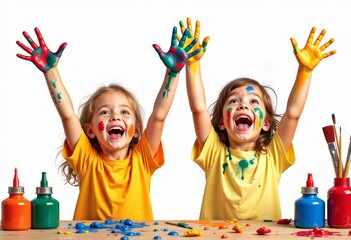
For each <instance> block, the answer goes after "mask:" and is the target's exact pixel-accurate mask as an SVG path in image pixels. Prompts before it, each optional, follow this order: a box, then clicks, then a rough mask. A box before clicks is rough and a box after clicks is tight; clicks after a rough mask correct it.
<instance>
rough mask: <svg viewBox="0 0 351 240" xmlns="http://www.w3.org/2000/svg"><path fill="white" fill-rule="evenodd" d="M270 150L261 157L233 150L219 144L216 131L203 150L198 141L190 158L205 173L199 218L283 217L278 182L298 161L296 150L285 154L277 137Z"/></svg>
mask: <svg viewBox="0 0 351 240" xmlns="http://www.w3.org/2000/svg"><path fill="white" fill-rule="evenodd" d="M267 150H268V151H267V153H266V154H261V155H258V154H257V153H256V152H255V151H246V152H245V151H238V150H234V149H232V148H230V147H227V146H226V145H225V144H223V143H222V142H220V140H219V138H218V135H217V133H216V132H215V130H214V129H213V128H212V130H211V133H210V135H209V137H208V139H207V140H206V143H205V145H204V147H203V149H202V151H200V148H199V146H198V144H197V143H196V142H195V144H194V146H193V149H192V153H191V158H192V159H193V160H194V161H195V162H196V163H197V164H198V165H199V166H200V167H201V168H202V169H203V170H204V171H205V174H206V186H205V191H204V196H203V200H202V207H201V213H200V219H209V220H218V219H231V218H237V219H257V220H264V219H271V220H277V219H280V218H281V210H280V198H279V192H278V186H279V180H280V176H281V174H282V173H283V172H284V171H285V170H286V169H287V168H288V167H290V166H291V165H292V164H293V163H294V162H295V154H294V149H293V146H291V147H290V148H289V150H288V151H287V152H285V150H284V146H283V143H282V141H281V139H280V137H279V135H278V134H275V135H274V136H273V139H272V140H271V142H270V144H269V145H268V146H267Z"/></svg>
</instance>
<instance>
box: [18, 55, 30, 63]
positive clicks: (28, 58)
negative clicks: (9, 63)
mask: <svg viewBox="0 0 351 240" xmlns="http://www.w3.org/2000/svg"><path fill="white" fill-rule="evenodd" d="M16 56H17V57H19V58H21V59H24V60H27V61H31V60H32V59H31V57H29V56H24V55H22V54H16Z"/></svg>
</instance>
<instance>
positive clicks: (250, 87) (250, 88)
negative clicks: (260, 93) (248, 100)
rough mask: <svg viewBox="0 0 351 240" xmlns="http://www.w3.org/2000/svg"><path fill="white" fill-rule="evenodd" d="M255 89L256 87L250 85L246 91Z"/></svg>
mask: <svg viewBox="0 0 351 240" xmlns="http://www.w3.org/2000/svg"><path fill="white" fill-rule="evenodd" d="M253 90H254V88H253V87H252V86H248V87H247V88H246V91H248V92H252V91H253Z"/></svg>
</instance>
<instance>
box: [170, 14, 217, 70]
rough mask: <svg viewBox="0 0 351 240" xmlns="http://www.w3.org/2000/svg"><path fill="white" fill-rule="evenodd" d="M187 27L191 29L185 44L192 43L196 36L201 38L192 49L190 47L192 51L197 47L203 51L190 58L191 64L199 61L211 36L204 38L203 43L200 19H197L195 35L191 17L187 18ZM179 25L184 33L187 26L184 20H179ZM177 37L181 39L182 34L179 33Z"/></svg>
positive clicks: (189, 62)
mask: <svg viewBox="0 0 351 240" xmlns="http://www.w3.org/2000/svg"><path fill="white" fill-rule="evenodd" d="M186 20H187V28H188V29H189V34H188V37H187V39H186V40H185V45H187V44H189V43H191V42H192V41H193V40H194V39H195V38H197V39H199V41H197V43H196V44H195V45H194V46H193V47H192V49H190V51H195V50H197V49H200V50H201V51H200V52H199V53H198V54H196V55H195V56H193V57H192V58H190V59H189V60H188V63H187V64H189V65H191V64H192V63H194V62H196V61H199V60H200V59H201V58H202V56H203V55H204V53H205V52H206V47H207V43H208V42H209V40H210V37H209V36H207V37H205V38H204V39H203V41H202V43H201V42H200V21H196V26H195V35H194V33H193V28H192V26H191V25H192V24H191V18H187V19H186ZM179 26H180V30H181V32H182V33H183V34H184V32H185V30H186V28H185V26H184V23H183V22H182V21H180V22H179ZM177 39H178V41H180V36H179V35H177Z"/></svg>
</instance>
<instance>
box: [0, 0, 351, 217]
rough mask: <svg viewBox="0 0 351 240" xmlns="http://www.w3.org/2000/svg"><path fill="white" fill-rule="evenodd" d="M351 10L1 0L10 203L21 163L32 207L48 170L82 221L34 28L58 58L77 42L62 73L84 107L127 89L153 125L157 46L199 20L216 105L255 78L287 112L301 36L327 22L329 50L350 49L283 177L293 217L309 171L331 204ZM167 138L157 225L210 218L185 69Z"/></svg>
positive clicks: (309, 109) (302, 129)
mask: <svg viewBox="0 0 351 240" xmlns="http://www.w3.org/2000/svg"><path fill="white" fill-rule="evenodd" d="M350 12H351V2H350V1H348V0H338V1H330V0H328V1H327V0H316V1H311V0H291V1H288V0H287V1H279V0H266V1H260V0H256V1H248V0H230V1H229V0H228V1H220V0H193V1H189V0H178V1H172V2H171V1H164V0H154V1H150V0H144V1H141V0H140V1H132V0H130V1H119V0H109V1H107V0H99V1H98V0H94V1H87V0H82V1H72V0H60V1H52V0H51V1H44V0H31V1H28V0H21V1H19V0H12V1H9V0H8V1H5V0H1V1H0V79H1V80H0V114H1V115H0V116H1V117H0V136H1V138H0V156H1V168H0V200H2V199H5V198H7V197H8V193H7V190H8V186H11V185H12V179H13V172H14V168H15V167H17V168H18V171H19V178H20V185H21V186H24V187H25V191H26V193H25V195H24V196H25V197H26V198H27V199H29V200H32V199H33V198H35V197H36V195H35V188H36V187H37V186H39V183H40V178H41V172H42V171H46V172H47V177H48V181H49V185H50V186H52V187H53V190H54V194H53V197H54V198H56V199H57V200H59V202H60V204H61V206H60V210H61V216H60V218H61V219H62V220H70V219H72V217H73V211H74V207H75V203H76V197H77V194H78V188H75V187H72V186H70V185H68V184H66V185H65V181H64V180H63V177H62V175H61V174H60V173H59V172H58V171H57V169H58V166H59V164H60V163H61V158H57V159H56V155H57V152H58V149H59V148H60V146H61V144H62V143H63V140H64V134H63V128H62V125H61V122H60V118H59V116H58V114H57V112H56V110H55V108H54V105H53V103H52V101H51V97H50V95H49V93H48V90H47V86H46V83H45V81H44V77H43V74H42V73H41V72H40V71H39V70H38V69H37V68H36V67H35V66H34V65H33V64H32V63H30V62H26V61H23V60H20V59H18V58H17V57H16V53H22V54H23V53H24V51H22V50H21V49H20V48H19V47H18V46H17V45H16V43H15V42H16V40H20V41H22V42H23V43H26V44H27V42H26V40H25V39H24V37H23V36H22V31H24V30H25V31H27V32H28V33H29V34H30V35H31V36H32V37H33V39H35V40H36V36H35V33H34V27H39V29H40V30H41V32H42V34H43V36H44V39H45V41H46V43H47V45H48V47H49V48H50V49H51V50H52V51H56V50H57V48H58V47H59V45H60V44H61V43H62V42H67V43H68V45H67V47H66V49H65V51H64V52H63V55H62V58H61V61H60V63H59V69H60V72H61V76H62V79H63V81H64V83H65V85H66V87H67V90H68V91H69V93H70V95H71V98H72V101H73V103H74V107H75V109H77V110H78V107H79V105H80V104H81V102H82V100H84V98H85V97H86V96H88V95H89V94H91V93H92V92H93V91H95V89H96V88H98V87H99V86H101V84H109V83H111V82H117V83H121V84H123V85H124V86H125V87H127V88H128V89H131V90H132V91H133V92H134V93H135V95H136V96H137V98H138V99H139V101H140V103H141V105H142V106H143V108H144V111H145V117H144V119H145V122H146V120H147V118H148V116H149V115H150V113H151V110H152V107H153V103H154V99H155V96H156V93H157V92H158V90H159V87H160V85H161V82H162V80H163V76H164V72H165V67H164V66H163V64H162V62H161V60H160V59H159V57H158V55H157V54H156V52H155V50H154V49H153V48H152V44H153V43H157V44H158V45H160V46H161V48H162V49H163V50H165V51H167V50H168V48H169V46H170V39H171V33H172V28H173V26H179V25H178V22H179V20H183V22H186V18H187V17H191V18H192V19H193V23H195V21H196V20H200V21H201V40H202V39H203V38H204V37H205V36H207V35H209V36H210V37H211V40H210V42H209V44H208V48H207V52H206V54H205V55H204V57H203V59H202V75H203V81H204V85H205V90H206V93H207V105H208V106H209V105H210V104H211V103H212V102H214V101H215V100H216V98H217V95H218V93H219V91H220V89H221V88H222V87H223V85H224V84H225V83H226V82H228V81H230V80H231V79H233V78H237V77H241V76H247V77H251V78H254V79H257V80H259V81H260V82H261V83H263V84H267V85H269V86H272V87H273V88H274V89H275V90H276V92H277V95H278V102H277V110H278V112H279V113H282V112H284V110H285V106H286V101H287V98H288V94H289V92H290V89H291V87H292V85H293V82H294V80H295V76H296V71H297V67H298V64H297V61H296V59H295V57H294V54H293V50H292V47H291V43H290V37H294V38H295V39H296V40H297V42H298V44H299V47H300V48H303V47H304V45H305V42H306V40H307V37H308V34H309V32H310V29H311V28H312V26H316V27H317V34H319V33H320V31H321V30H322V29H323V28H326V29H327V34H326V37H325V39H324V41H323V43H324V42H326V41H327V40H329V39H330V38H331V37H334V38H335V39H336V41H335V43H334V44H333V45H332V46H331V47H330V48H329V50H332V49H336V50H337V51H338V52H337V53H336V54H335V55H334V56H332V57H330V58H328V59H324V60H323V61H322V62H321V63H320V65H319V66H318V67H317V68H316V69H315V71H314V73H313V80H312V85H311V89H310V94H309V98H308V101H307V103H306V107H305V110H304V113H303V116H302V117H301V120H300V123H299V126H298V129H297V132H296V135H295V138H294V146H295V151H296V164H295V165H293V166H292V167H291V168H290V169H288V170H287V171H286V172H285V173H284V174H283V175H282V178H281V182H280V195H281V204H282V213H283V217H285V218H293V217H294V201H295V200H296V199H298V198H300V196H301V193H300V190H301V187H302V186H303V185H304V184H305V181H306V177H307V173H313V176H314V180H315V185H316V186H318V187H319V195H318V196H319V197H320V198H322V199H323V200H325V201H326V200H327V191H328V189H329V188H330V187H332V185H333V178H334V172H333V168H332V162H331V158H330V154H329V151H328V148H327V144H326V141H325V139H324V136H323V133H322V127H323V126H326V125H330V124H332V119H331V114H332V113H335V115H336V119H337V125H338V126H342V137H343V161H344V160H345V155H346V150H347V146H348V143H349V138H350V132H351V126H350V121H349V119H350V117H351V114H350V109H351V107H350V104H349V102H348V101H349V99H348V96H349V93H350V91H349V87H350V84H349V83H348V81H350V73H349V70H350V69H351V62H350V55H351V47H350V45H351V26H350V22H351V17H350ZM162 139H163V144H164V150H165V159H166V163H165V165H164V166H163V167H162V168H161V169H159V170H158V171H156V173H155V174H154V176H153V179H152V186H151V199H152V203H153V208H154V216H155V219H160V220H162V219H198V216H199V212H200V206H201V201H202V194H203V189H204V185H205V181H204V180H205V177H204V173H203V172H202V170H201V169H200V168H199V167H198V166H197V165H196V164H195V163H193V162H192V161H191V160H190V151H191V148H192V145H193V142H194V140H195V135H194V130H193V123H192V117H191V113H190V110H189V107H188V102H187V96H186V90H185V74H184V72H183V73H182V75H181V79H180V82H179V85H178V90H177V94H176V98H175V101H174V103H173V106H172V109H171V111H170V113H169V116H168V118H167V121H166V125H165V130H164V134H163V138H162ZM219 204H220V203H219ZM87 211H88V209H87Z"/></svg>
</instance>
